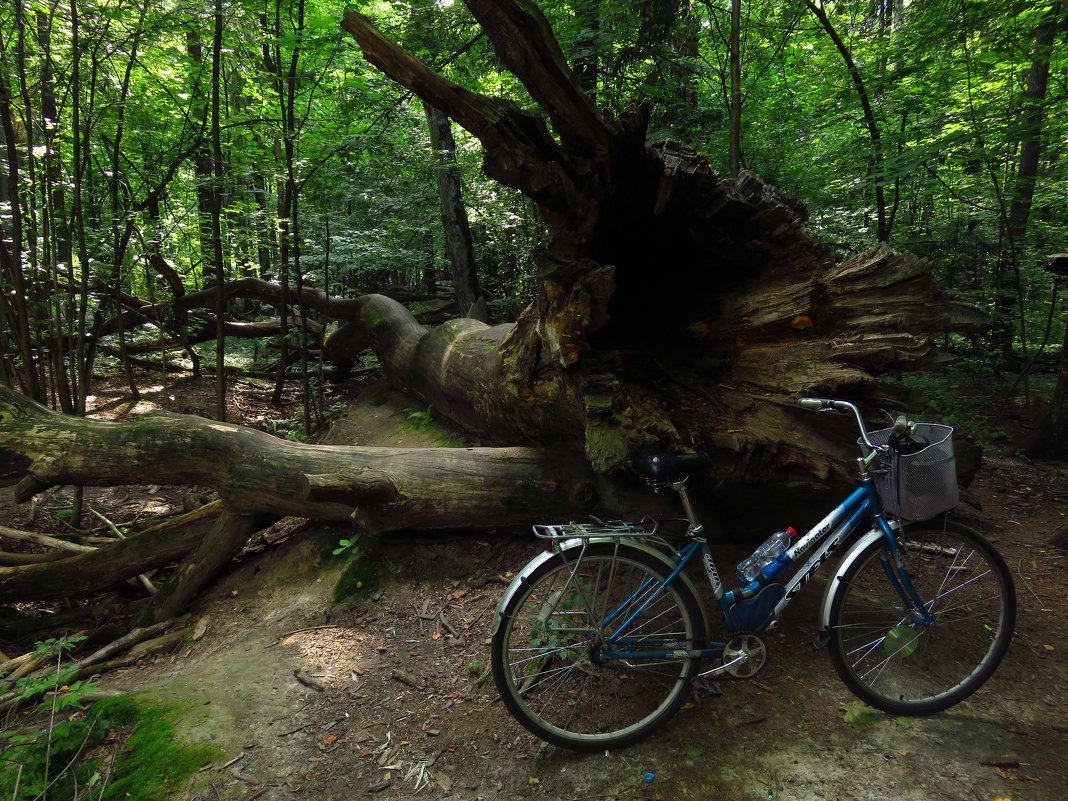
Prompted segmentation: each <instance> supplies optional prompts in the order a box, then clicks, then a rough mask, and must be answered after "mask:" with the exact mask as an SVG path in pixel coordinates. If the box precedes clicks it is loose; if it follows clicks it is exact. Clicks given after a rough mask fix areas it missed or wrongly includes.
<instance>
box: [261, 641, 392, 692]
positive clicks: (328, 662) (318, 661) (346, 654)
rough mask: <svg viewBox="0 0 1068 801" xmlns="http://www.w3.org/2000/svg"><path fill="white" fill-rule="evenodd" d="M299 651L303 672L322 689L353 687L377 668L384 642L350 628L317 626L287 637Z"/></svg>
mask: <svg viewBox="0 0 1068 801" xmlns="http://www.w3.org/2000/svg"><path fill="white" fill-rule="evenodd" d="M281 642H282V644H283V645H286V646H288V647H290V648H291V649H294V650H295V651H296V655H297V658H298V660H299V661H300V662H301V663H302V664H303V667H302V668H301V673H302V675H303V677H305V678H306V679H310V680H311V683H318V684H320V685H322V686H323V687H331V686H351V685H352V684H354V683H357V682H358V681H359V677H360V676H362V675H363V674H365V673H366V672H367V671H368V670H370V669H371V667H372V666H373V665H374V663H375V660H376V659H377V658H378V656H379V653H380V651H381V650H382V649H383V648H385V640H384V639H383V638H382V637H380V636H376V635H373V634H368V633H365V632H362V631H357V630H355V629H352V628H349V627H347V626H315V627H311V628H308V629H302V630H298V631H295V632H293V633H292V634H288V635H284V636H283V637H282V640H281Z"/></svg>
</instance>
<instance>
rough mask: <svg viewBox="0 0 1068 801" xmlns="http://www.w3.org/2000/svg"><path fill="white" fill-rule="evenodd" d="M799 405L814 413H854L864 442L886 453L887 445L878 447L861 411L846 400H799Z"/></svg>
mask: <svg viewBox="0 0 1068 801" xmlns="http://www.w3.org/2000/svg"><path fill="white" fill-rule="evenodd" d="M797 405H798V406H800V407H801V408H802V409H809V410H811V411H814V412H840V413H842V414H849V413H850V412H852V413H853V417H855V418H856V421H857V427H858V428H859V429H860V438H861V439H862V440H863V441H864V444H865V445H867V446H868V447H869V448H870V449H871V450H873V451H885V450H886V449H887V446H886V445H876V444H875V443H874V442H872V441H871V439H870V438H869V437H868V427H867V426H866V425H864V418H863V417H861V416H860V410H859V409H858V408H857V407H856V406H854V405H853V404H852V403H850V402H849V401H844V400H831V399H829V398H798V399H797Z"/></svg>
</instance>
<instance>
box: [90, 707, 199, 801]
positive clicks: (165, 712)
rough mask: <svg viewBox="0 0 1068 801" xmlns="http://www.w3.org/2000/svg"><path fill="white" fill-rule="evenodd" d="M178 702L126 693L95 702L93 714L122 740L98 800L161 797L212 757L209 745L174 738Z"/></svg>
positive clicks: (154, 800) (162, 800) (152, 799)
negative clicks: (173, 703) (108, 780)
mask: <svg viewBox="0 0 1068 801" xmlns="http://www.w3.org/2000/svg"><path fill="white" fill-rule="evenodd" d="M182 711H183V710H182V707H178V706H167V705H165V704H162V703H159V702H157V701H153V700H150V699H146V698H143V697H136V696H130V695H121V696H118V697H117V698H109V699H107V700H104V701H101V702H100V703H99V704H97V706H96V707H95V708H94V709H93V713H92V714H93V716H94V718H96V719H99V720H102V721H104V722H105V724H106V725H107V726H108V728H109V729H110V730H112V731H117V732H118V733H119V734H120V736H122V737H124V738H125V739H124V741H123V743H122V745H121V746H120V748H119V752H118V755H117V757H116V759H115V765H114V770H113V772H112V774H111V780H110V782H109V783H108V785H107V788H106V789H105V791H104V793H103V795H102V796H101V799H103V801H120V800H121V801H126V799H131V798H136V799H138V801H166V800H167V799H169V798H173V797H174V796H175V795H176V794H177V793H178V792H179V791H181V790H182V789H184V787H185V785H186V782H188V781H189V777H190V776H192V775H193V774H194V773H196V772H197V771H198V770H200V768H202V767H204V765H206V764H208V763H209V762H211V761H212V760H213V759H216V758H218V756H219V752H218V751H217V750H216V749H215V748H213V747H211V746H209V745H188V744H186V743H181V742H179V741H178V740H176V739H175V737H174V721H175V719H176V718H177V717H178V716H179V715H180V714H181V713H182Z"/></svg>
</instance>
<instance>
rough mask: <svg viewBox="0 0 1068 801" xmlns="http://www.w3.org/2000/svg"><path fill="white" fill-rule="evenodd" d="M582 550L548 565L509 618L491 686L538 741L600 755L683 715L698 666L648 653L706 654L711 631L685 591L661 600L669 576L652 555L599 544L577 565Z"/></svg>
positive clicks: (668, 591) (498, 635)
mask: <svg viewBox="0 0 1068 801" xmlns="http://www.w3.org/2000/svg"><path fill="white" fill-rule="evenodd" d="M579 551H580V549H579V548H572V549H569V550H568V551H565V552H564V553H563V554H557V555H556V556H554V557H552V558H550V559H548V560H547V561H546V562H545V563H544V564H542V565H540V566H539V567H538V568H537V569H536V570H534V572H533V573H532V574H531V575H530V577H529V580H528V581H527V582H525V583H524V585H523V586H522V587H521V589H520V590H519V591H518V592H517V593H516V595H515V596H514V597H513V598H512V599H511V600H510V601H509V602H508V603H507V605H506V607H505V608H504V609H503V610H502V619H501V622H500V626H499V627H498V629H497V631H496V632H495V633H494V636H493V640H492V646H491V648H492V663H493V677H494V680H495V681H496V683H497V689H498V690H499V692H500V694H501V698H502V699H503V700H504V703H505V705H506V706H507V707H508V709H509V711H510V712H511V713H512V715H514V716H515V718H516V719H517V720H518V721H519V722H520V723H521V724H523V726H525V727H526V728H527V729H528V730H530V731H531V732H533V733H534V734H536V735H537V736H538V737H540V738H541V739H543V740H545V741H547V742H550V743H553V744H555V745H559V746H563V747H565V748H571V749H575V750H578V751H599V750H604V749H606V748H618V747H621V746H624V745H628V744H630V743H632V742H634V741H636V740H638V739H640V738H641V737H644V736H645V735H647V734H649V732H651V731H652V730H653V729H655V728H656V727H657V726H660V725H661V724H662V723H664V722H665V721H666V720H667V719H668V718H670V717H671V715H673V714H674V713H675V712H676V711H677V710H678V708H679V707H680V706H681V705H682V703H683V701H685V700H686V696H687V695H688V694H689V691H690V680H691V679H692V678H693V676H694V674H695V673H696V671H697V666H698V662H699V660H698V659H693V658H685V657H684V658H679V657H678V656H676V657H671V656H660V657H656V658H651V657H649V656H643V654H648V653H649V652H651V651H680V650H683V649H694V648H698V647H701V645H700V644H699V643H701V642H702V641H703V638H704V631H703V623H702V616H701V610H700V606H699V602H698V600H697V598H695V597H694V595H693V592H692V591H691V590H690V589H689V588H688V587H687V586H685V585H684V584H683V583H682V582H680V581H673V582H672V583H671V584H668V585H667V586H665V587H664V588H663V589H661V590H659V591H657V589H656V588H657V587H659V585H660V584H661V582H663V580H664V579H665V578H666V577H667V576H668V574H669V572H668V570H667V568H666V566H665V565H664V564H663V563H662V562H660V561H659V560H657V559H656V558H655V557H653V556H652V555H650V554H648V553H646V552H645V551H642V550H640V549H638V548H634V547H628V546H626V545H623V546H619V547H617V546H615V545H614V544H611V543H596V544H593V545H589V546H588V547H587V548H586V551H585V553H584V554H583V555H582V558H581V560H578V561H576V558H577V555H578V553H579ZM632 615H633V619H630V618H631V616H632ZM628 619H630V622H627V621H628ZM609 638H611V642H606V641H608V640H609ZM622 651H627V652H628V653H627V657H626V658H625V659H623V658H619V653H620V652H622Z"/></svg>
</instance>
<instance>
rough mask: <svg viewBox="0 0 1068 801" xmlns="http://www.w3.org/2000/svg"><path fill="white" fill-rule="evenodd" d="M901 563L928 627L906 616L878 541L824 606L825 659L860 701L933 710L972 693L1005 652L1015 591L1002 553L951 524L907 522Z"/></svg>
mask: <svg viewBox="0 0 1068 801" xmlns="http://www.w3.org/2000/svg"><path fill="white" fill-rule="evenodd" d="M900 542H901V545H902V561H903V563H904V566H905V569H906V570H907V571H908V575H909V577H910V578H911V581H912V585H913V587H915V589H916V592H917V594H918V595H919V598H920V600H921V601H922V602H923V604H924V607H925V609H926V611H927V612H928V613H929V614H930V615H931V616H933V618H934V621H933V622H927V623H925V622H919V621H917V620H916V619H915V617H916V616H915V615H912V614H910V613H909V611H908V610H907V609H906V608H905V604H904V602H903V601H902V597H901V593H900V592H899V591H898V590H897V589H896V588H895V585H894V584H893V583H891V580H890V575H891V574H890V572H889V564H890V562H889V560H890V559H891V555H890V552H889V551H888V549H887V547H886V543H885V542H884V541H882V540H880V541H878V542H874V543H872V544H871V545H870V546H868V548H866V549H865V551H864V552H863V553H862V554H861V555H860V556H859V557H858V558H857V559H856V560H855V561H854V562H853V564H852V565H851V566H850V568H849V569H848V570H847V571H846V574H845V575H844V576H843V578H842V580H841V583H840V585H839V587H838V589H837V590H836V592H835V596H834V597H833V598H832V600H831V611H830V623H831V640H830V643H829V644H830V655H831V660H832V662H833V664H834V667H835V669H836V670H837V671H838V675H839V676H840V677H841V679H842V681H843V682H845V684H846V686H847V687H849V689H850V690H852V691H853V693H855V694H856V695H857V697H858V698H860V699H861V700H863V701H864V702H865V703H867V704H870V705H871V706H873V707H876V708H878V709H882V710H883V711H885V712H890V713H892V714H897V715H926V714H930V713H933V712H938V711H940V710H942V709H946V708H947V707H950V706H953V705H954V704H956V703H959V702H960V701H962V700H964V699H965V698H967V697H968V696H969V695H971V694H972V693H973V692H975V691H976V690H978V689H979V688H980V687H981V686H982V685H983V683H984V682H985V681H986V680H987V679H988V678H990V676H991V674H992V673H993V672H994V670H995V669H996V668H997V666H998V664H999V663H1000V662H1001V659H1002V657H1004V656H1005V652H1006V650H1008V647H1009V640H1010V639H1011V638H1012V632H1013V627H1014V626H1015V623H1016V591H1015V588H1014V586H1013V582H1012V576H1011V574H1010V573H1009V571H1008V568H1007V567H1006V566H1005V562H1004V560H1003V559H1002V558H1001V555H1000V554H998V552H997V551H996V550H994V548H993V547H992V546H991V545H990V544H989V543H988V542H987V541H986V540H985V539H983V538H982V537H981V536H980V535H979V534H977V533H976V532H975V531H972V530H971V529H970V528H968V527H967V526H962V525H960V524H958V523H954V522H952V521H944V522H937V521H935V522H930V523H919V524H915V525H911V526H906V527H905V529H904V531H903V533H902V535H901V537H900Z"/></svg>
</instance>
